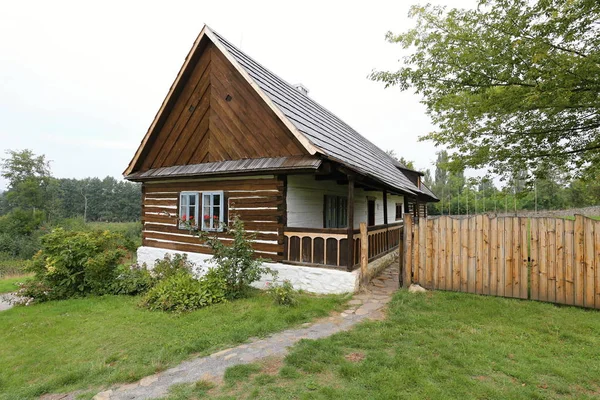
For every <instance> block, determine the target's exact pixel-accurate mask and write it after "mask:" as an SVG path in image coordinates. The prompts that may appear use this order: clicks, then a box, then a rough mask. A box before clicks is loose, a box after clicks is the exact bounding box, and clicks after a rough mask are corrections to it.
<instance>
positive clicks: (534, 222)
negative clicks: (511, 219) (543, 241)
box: [529, 218, 540, 300]
mask: <svg viewBox="0 0 600 400" xmlns="http://www.w3.org/2000/svg"><path fill="white" fill-rule="evenodd" d="M530 224H531V227H530V231H531V240H530V241H529V243H530V245H531V251H530V257H531V275H530V281H531V284H530V293H531V297H530V298H531V299H532V300H539V298H540V237H539V234H540V232H539V230H540V228H539V218H531V220H530Z"/></svg>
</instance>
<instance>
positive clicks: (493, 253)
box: [490, 217, 498, 296]
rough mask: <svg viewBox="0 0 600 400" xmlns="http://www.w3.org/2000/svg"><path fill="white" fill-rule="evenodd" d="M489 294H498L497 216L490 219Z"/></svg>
mask: <svg viewBox="0 0 600 400" xmlns="http://www.w3.org/2000/svg"><path fill="white" fill-rule="evenodd" d="M490 295H492V296H498V218H496V217H494V218H492V220H491V221H490Z"/></svg>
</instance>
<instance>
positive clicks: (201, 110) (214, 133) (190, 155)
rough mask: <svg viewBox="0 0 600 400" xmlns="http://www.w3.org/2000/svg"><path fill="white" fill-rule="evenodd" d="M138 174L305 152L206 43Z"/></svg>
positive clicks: (241, 78)
mask: <svg viewBox="0 0 600 400" xmlns="http://www.w3.org/2000/svg"><path fill="white" fill-rule="evenodd" d="M191 71H192V72H191V73H190V74H189V76H188V77H187V80H186V82H185V85H184V86H183V89H182V90H181V91H180V92H179V93H178V95H177V97H176V99H175V101H174V102H173V105H172V107H171V108H170V109H169V110H168V113H167V116H166V117H165V118H163V122H162V125H161V126H160V127H158V129H157V130H156V131H155V132H154V133H153V135H152V137H151V138H150V143H149V144H150V146H148V147H147V148H146V150H145V154H143V155H142V157H141V160H142V163H141V166H140V168H139V170H140V171H146V170H148V169H151V168H159V167H166V166H173V165H187V164H199V163H205V162H213V161H225V160H237V159H245V158H260V157H284V156H297V155H303V154H306V151H305V150H303V148H302V146H301V145H300V144H299V143H297V140H296V139H295V138H294V137H293V135H292V133H291V132H290V131H289V129H287V127H286V126H285V125H284V124H283V122H282V121H281V120H280V119H279V118H278V117H277V116H276V115H275V113H274V112H273V111H272V110H271V109H270V108H269V107H268V105H267V104H265V102H264V101H263V100H262V99H261V98H260V96H259V95H258V94H257V93H256V91H255V90H254V89H253V88H252V87H251V86H250V85H249V84H248V82H246V81H245V80H244V78H243V77H242V76H241V75H240V73H239V72H238V71H237V70H236V69H235V68H234V67H233V65H231V63H230V62H229V61H228V60H227V59H226V58H225V56H224V55H223V54H222V53H221V52H220V51H219V50H218V49H217V48H216V47H215V45H214V44H212V43H210V42H207V43H206V44H205V45H204V47H203V49H202V51H201V52H200V56H199V57H198V60H197V61H196V64H195V66H193V69H191Z"/></svg>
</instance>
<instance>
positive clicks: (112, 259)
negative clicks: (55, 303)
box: [25, 228, 129, 301]
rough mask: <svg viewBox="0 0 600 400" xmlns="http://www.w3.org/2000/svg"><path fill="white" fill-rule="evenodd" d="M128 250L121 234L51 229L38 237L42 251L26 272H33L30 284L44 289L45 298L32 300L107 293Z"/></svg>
mask: <svg viewBox="0 0 600 400" xmlns="http://www.w3.org/2000/svg"><path fill="white" fill-rule="evenodd" d="M128 247H129V246H128V243H127V241H126V240H125V238H124V237H123V236H122V235H119V234H115V233H111V232H108V231H104V232H100V231H98V232H68V231H65V230H64V229H62V228H58V229H55V230H54V231H52V232H51V233H49V234H47V235H45V236H44V237H43V238H42V249H41V250H40V251H39V252H38V253H37V254H36V255H35V257H34V258H33V264H32V266H31V268H30V269H29V270H30V271H31V272H34V273H35V277H34V279H33V281H32V283H31V285H42V286H44V287H45V288H47V289H48V293H47V294H46V296H43V297H41V298H39V299H36V300H42V301H43V300H57V299H66V298H70V297H76V296H85V295H88V294H95V295H102V294H106V293H110V292H111V289H112V284H113V281H114V279H115V278H116V276H117V274H118V270H117V266H118V265H119V263H120V262H121V261H122V260H123V259H124V258H125V256H127V255H128V251H127V248H128ZM25 289H26V288H25Z"/></svg>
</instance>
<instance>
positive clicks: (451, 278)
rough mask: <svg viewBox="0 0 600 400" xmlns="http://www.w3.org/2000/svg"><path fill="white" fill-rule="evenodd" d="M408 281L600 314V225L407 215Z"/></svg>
mask: <svg viewBox="0 0 600 400" xmlns="http://www.w3.org/2000/svg"><path fill="white" fill-rule="evenodd" d="M404 226H405V228H404V250H403V253H404V254H403V257H401V260H402V265H401V268H402V275H403V281H404V282H405V283H410V282H415V283H419V284H420V285H421V286H423V287H425V288H428V289H437V290H452V291H461V292H469V293H477V294H484V295H491V296H502V297H517V298H522V299H532V300H540V301H548V302H553V303H560V304H571V305H577V306H582V307H590V308H600V272H599V271H598V268H599V267H600V221H594V220H592V219H590V218H586V217H583V216H581V215H577V216H576V218H575V221H572V220H566V219H562V218H525V217H500V218H490V217H489V216H487V215H477V216H474V217H470V218H452V217H448V216H443V217H438V218H428V219H427V220H421V223H420V224H418V225H417V224H414V221H413V218H412V216H411V215H408V214H407V215H405V223H404Z"/></svg>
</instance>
